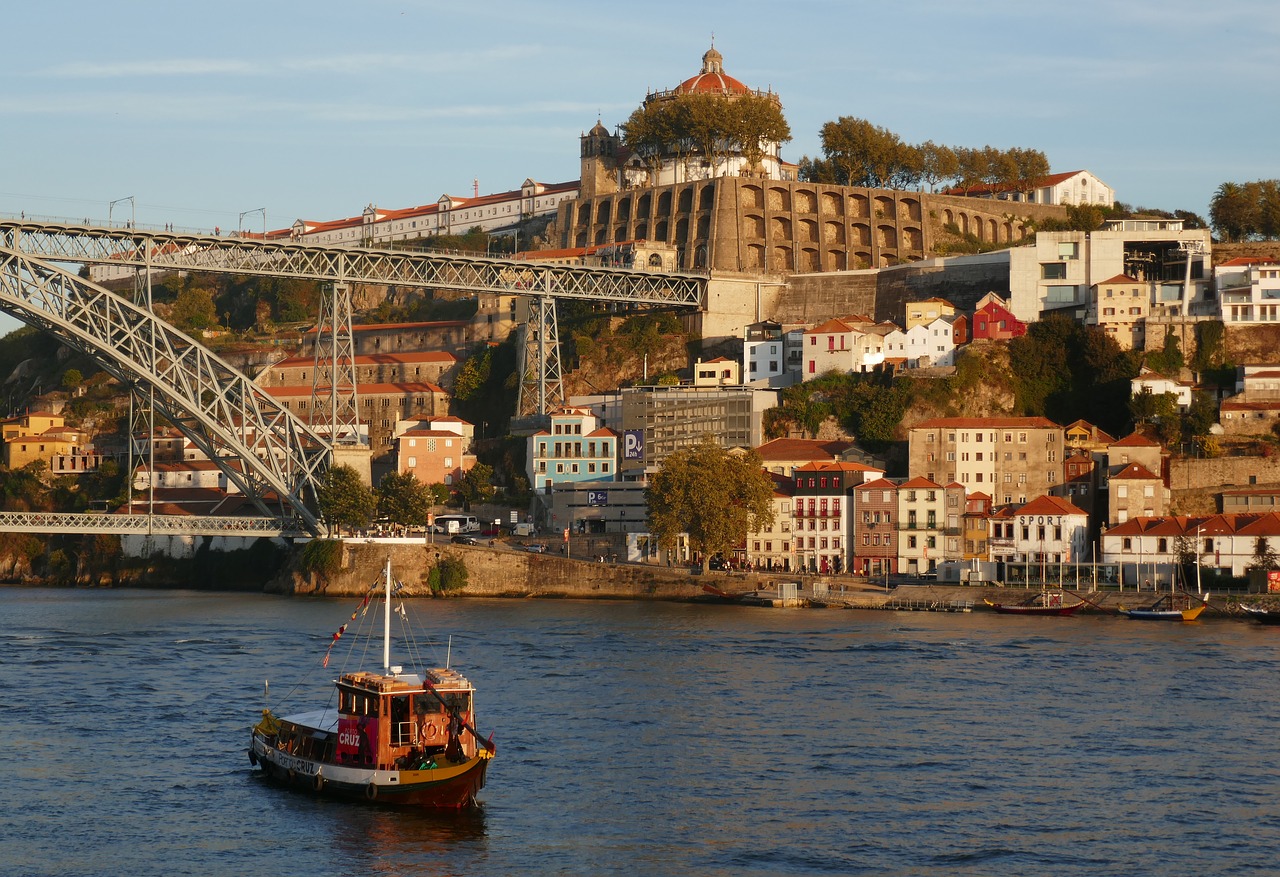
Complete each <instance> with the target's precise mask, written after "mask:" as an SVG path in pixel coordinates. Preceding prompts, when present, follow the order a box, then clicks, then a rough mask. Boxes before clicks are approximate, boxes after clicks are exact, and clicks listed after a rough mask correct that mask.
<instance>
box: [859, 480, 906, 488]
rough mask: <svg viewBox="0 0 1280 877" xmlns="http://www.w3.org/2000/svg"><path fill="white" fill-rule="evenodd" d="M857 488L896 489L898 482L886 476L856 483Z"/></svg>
mask: <svg viewBox="0 0 1280 877" xmlns="http://www.w3.org/2000/svg"><path fill="white" fill-rule="evenodd" d="M858 489H859V490H897V489H898V483H897V482H896V481H890V480H889V479H888V478H877V479H876V480H875V481H867V482H864V483H862V484H859V485H858Z"/></svg>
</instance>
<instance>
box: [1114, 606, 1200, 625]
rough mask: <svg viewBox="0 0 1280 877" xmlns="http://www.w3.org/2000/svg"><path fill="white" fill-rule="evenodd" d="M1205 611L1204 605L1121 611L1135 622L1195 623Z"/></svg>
mask: <svg viewBox="0 0 1280 877" xmlns="http://www.w3.org/2000/svg"><path fill="white" fill-rule="evenodd" d="M1203 611H1204V605H1203V604H1201V605H1199V606H1193V607H1191V608H1190V609H1121V610H1120V614H1121V615H1127V616H1128V617H1130V618H1132V619H1134V620H1135V621H1195V620H1196V619H1197V618H1199V617H1200V613H1201V612H1203Z"/></svg>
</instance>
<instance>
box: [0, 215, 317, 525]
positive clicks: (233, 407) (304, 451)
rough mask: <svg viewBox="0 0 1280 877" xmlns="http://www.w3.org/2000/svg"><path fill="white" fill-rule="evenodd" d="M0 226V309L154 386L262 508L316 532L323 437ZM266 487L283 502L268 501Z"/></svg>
mask: <svg viewBox="0 0 1280 877" xmlns="http://www.w3.org/2000/svg"><path fill="white" fill-rule="evenodd" d="M13 237H14V235H13V233H12V232H11V231H5V230H3V229H0V244H3V245H2V246H0V308H3V309H4V310H5V311H7V312H9V313H11V314H12V315H14V316H15V317H17V318H18V319H20V320H22V321H23V322H25V323H28V324H30V325H32V326H36V327H38V328H40V329H43V330H45V331H47V332H49V333H51V334H53V335H54V336H56V337H57V338H58V339H59V340H60V341H62V342H63V343H64V344H67V345H68V346H70V347H72V348H75V349H76V350H79V351H81V352H83V353H85V354H87V355H89V356H91V357H93V358H94V359H95V360H97V361H98V362H99V363H100V364H101V365H102V367H103V368H104V369H105V370H106V371H108V372H109V373H110V374H112V375H114V376H115V377H116V378H118V379H119V380H121V381H122V382H124V383H125V384H126V385H127V386H129V387H130V388H132V389H133V391H134V392H135V393H136V392H139V391H142V390H147V389H151V390H154V396H155V404H156V410H157V412H158V413H160V414H163V415H164V416H165V417H167V418H168V419H169V420H170V421H172V422H173V424H174V426H176V427H177V428H178V429H179V431H181V432H182V434H183V435H185V436H186V437H187V438H188V439H190V440H191V441H192V442H193V443H194V444H195V445H196V446H197V447H198V448H200V450H202V451H203V452H204V453H205V454H206V455H207V456H208V458H209V459H210V460H213V461H214V462H215V463H216V464H217V465H218V467H219V468H220V469H221V470H222V472H223V473H224V474H225V475H226V477H227V479H228V481H229V482H230V483H232V484H235V485H236V486H237V487H239V488H240V490H241V491H243V492H244V494H245V496H246V497H249V498H250V499H252V500H253V502H254V503H255V505H257V507H258V508H259V509H260V510H261V511H262V513H263V514H264V515H267V516H269V517H279V516H281V515H282V514H292V515H293V516H294V518H295V519H296V520H297V521H298V524H299V526H300V527H301V528H302V529H305V530H307V531H309V532H311V533H313V534H319V533H320V532H321V525H320V523H319V521H318V520H317V518H316V515H315V512H314V511H313V509H314V508H315V504H314V500H315V496H316V492H317V488H318V486H319V483H320V479H321V478H322V477H323V474H324V473H325V472H326V471H327V469H328V467H329V464H330V462H331V458H332V450H331V448H330V446H329V444H328V443H327V442H326V441H325V440H324V439H322V438H321V437H320V436H319V435H317V434H316V433H315V432H314V431H313V430H312V429H311V428H310V427H309V426H307V425H306V424H305V423H303V422H302V421H301V420H299V419H298V418H296V417H295V416H294V415H293V414H292V413H290V412H289V411H288V410H286V409H285V408H283V407H282V406H281V405H280V404H279V403H278V402H276V401H275V399H273V398H272V397H271V396H270V395H268V394H267V393H265V392H264V391H263V390H262V389H261V388H260V387H258V386H257V385H256V384H254V383H253V382H252V381H250V380H249V379H248V378H246V377H245V376H244V375H242V374H241V373H240V372H239V371H237V370H236V369H235V368H234V367H232V366H231V365H229V364H227V363H226V362H225V361H223V360H222V359H220V358H219V357H218V356H216V355H215V354H214V353H212V352H211V351H209V350H208V349H206V348H205V347H204V346H202V345H201V344H199V343H198V342H196V341H195V340H193V339H192V338H190V337H188V336H187V335H184V334H183V333H181V332H179V331H178V330H177V329H174V328H173V327H172V326H169V325H168V324H167V323H165V322H164V321H163V320H161V319H159V318H158V317H156V316H155V315H154V314H152V313H151V312H150V311H148V310H146V309H144V308H141V307H139V306H137V305H134V304H132V303H131V302H128V301H126V300H125V299H123V298H121V297H119V296H117V295H115V294H114V293H112V292H110V291H108V290H106V289H103V288H101V287H99V286H96V285H94V284H92V283H89V282H88V281H86V280H83V279H82V278H80V277H78V276H76V275H75V274H72V273H70V272H69V271H67V270H65V269H63V268H61V267H59V266H56V265H53V264H50V263H47V262H43V261H39V260H36V259H32V258H30V257H29V256H28V255H26V254H24V253H21V252H18V251H17V250H16V249H14V246H13V245H14V240H13ZM271 493H274V494H275V495H276V497H278V498H279V501H280V502H282V503H286V504H287V505H288V509H287V511H283V510H281V509H274V510H273V509H272V508H270V507H268V505H267V502H268V498H269V494H271Z"/></svg>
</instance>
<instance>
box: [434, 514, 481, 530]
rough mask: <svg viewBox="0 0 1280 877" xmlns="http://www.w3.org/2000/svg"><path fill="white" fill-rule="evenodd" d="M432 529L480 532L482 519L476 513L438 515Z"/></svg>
mask: <svg viewBox="0 0 1280 877" xmlns="http://www.w3.org/2000/svg"><path fill="white" fill-rule="evenodd" d="M431 530H432V532H434V533H479V532H480V519H479V518H477V517H476V516H475V515H436V522H435V524H434V525H433V526H432V527H431Z"/></svg>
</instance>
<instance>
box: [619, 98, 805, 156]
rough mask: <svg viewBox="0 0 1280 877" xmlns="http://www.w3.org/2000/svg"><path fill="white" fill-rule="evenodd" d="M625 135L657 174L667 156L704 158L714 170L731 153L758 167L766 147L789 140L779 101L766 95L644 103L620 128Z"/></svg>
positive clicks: (665, 99)
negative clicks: (766, 144)
mask: <svg viewBox="0 0 1280 877" xmlns="http://www.w3.org/2000/svg"><path fill="white" fill-rule="evenodd" d="M622 137H623V143H624V144H625V145H626V147H627V148H628V149H630V150H631V151H632V152H634V153H635V154H636V155H638V156H639V157H640V158H641V160H642V161H644V163H645V165H646V166H647V167H648V168H649V170H650V172H653V171H655V170H656V169H657V168H658V167H660V166H661V164H662V162H663V160H664V159H667V158H676V159H678V160H685V159H688V158H690V157H691V156H694V155H701V156H703V157H704V158H705V159H706V160H707V161H708V162H709V163H710V164H711V166H713V167H714V166H715V165H716V164H717V163H718V162H719V161H721V160H722V159H724V158H725V157H726V156H728V155H729V154H731V153H733V152H737V153H739V154H741V155H743V156H744V157H745V158H746V159H747V161H748V162H750V163H751V164H752V165H753V166H754V165H755V164H758V163H759V161H760V160H761V159H762V158H763V157H764V149H763V145H762V144H764V143H785V142H787V141H789V140H790V139H791V128H790V126H788V125H787V120H786V118H785V117H784V116H783V115H782V108H781V107H780V106H779V105H778V103H777V102H776V101H775V100H773V99H772V98H769V97H765V96H763V95H755V94H748V95H740V96H738V97H735V98H732V99H726V98H724V97H721V96H717V95H709V94H678V95H674V96H672V97H669V98H664V99H662V100H649V101H645V103H644V104H642V105H641V106H640V107H638V108H637V109H636V110H635V112H633V113H632V114H631V116H630V118H628V119H627V121H626V122H624V123H623V124H622Z"/></svg>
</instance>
